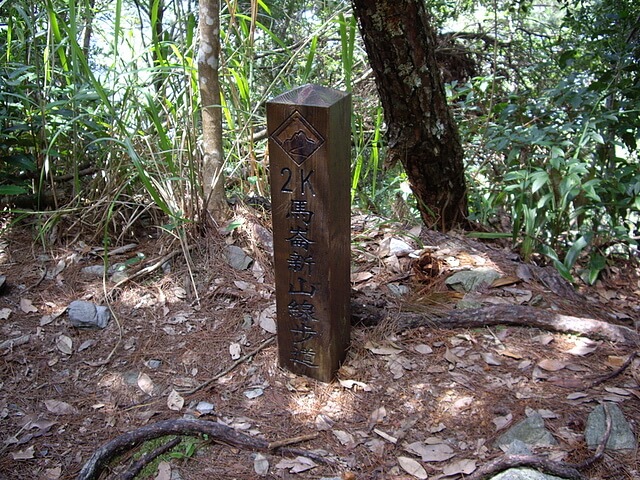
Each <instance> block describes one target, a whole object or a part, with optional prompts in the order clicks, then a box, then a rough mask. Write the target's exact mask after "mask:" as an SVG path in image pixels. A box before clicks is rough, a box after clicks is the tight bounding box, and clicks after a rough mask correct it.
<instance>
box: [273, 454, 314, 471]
mask: <svg viewBox="0 0 640 480" xmlns="http://www.w3.org/2000/svg"><path fill="white" fill-rule="evenodd" d="M317 466H318V464H317V463H315V462H314V461H313V460H311V459H310V458H307V457H301V456H300V457H296V458H294V459H293V460H291V459H288V458H284V459H282V460H280V461H279V462H278V463H277V464H276V468H278V469H285V468H288V469H289V472H291V473H300V472H306V471H307V470H311V469H312V468H315V467H317Z"/></svg>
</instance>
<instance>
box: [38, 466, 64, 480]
mask: <svg viewBox="0 0 640 480" xmlns="http://www.w3.org/2000/svg"><path fill="white" fill-rule="evenodd" d="M61 475H62V467H60V466H57V467H54V468H47V469H45V471H44V477H42V479H43V480H58V479H59V478H60V476H61Z"/></svg>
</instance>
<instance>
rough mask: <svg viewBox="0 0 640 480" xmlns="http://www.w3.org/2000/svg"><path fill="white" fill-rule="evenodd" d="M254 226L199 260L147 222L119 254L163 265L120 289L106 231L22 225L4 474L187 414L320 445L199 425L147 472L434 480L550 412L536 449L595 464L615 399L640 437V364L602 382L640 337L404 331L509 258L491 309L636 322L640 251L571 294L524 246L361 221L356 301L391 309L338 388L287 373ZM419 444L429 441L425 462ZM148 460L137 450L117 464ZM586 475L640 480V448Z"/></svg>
mask: <svg viewBox="0 0 640 480" xmlns="http://www.w3.org/2000/svg"><path fill="white" fill-rule="evenodd" d="M252 221H255V219H254V220H252ZM250 223H251V222H245V223H244V224H242V225H243V226H242V227H240V228H236V229H231V230H229V229H223V228H221V230H220V232H219V233H214V234H212V235H211V236H210V238H209V239H207V240H206V241H205V240H202V241H200V242H197V243H195V244H194V245H192V246H191V248H190V249H189V250H188V253H187V254H185V250H184V249H183V248H181V246H180V243H179V242H178V241H177V240H176V239H175V238H173V237H171V236H170V235H168V234H164V235H162V236H160V235H158V234H156V233H154V232H151V233H149V232H147V235H140V236H139V237H138V239H137V240H136V242H135V244H134V245H133V246H132V247H130V248H131V249H130V250H127V251H124V252H122V253H120V254H117V255H111V256H109V259H108V261H109V263H110V264H111V265H113V264H116V263H118V262H121V263H122V265H121V268H122V269H124V273H125V274H127V275H131V274H135V273H136V272H139V271H140V270H141V269H143V268H146V270H144V271H143V272H142V273H139V274H138V275H137V276H134V277H133V278H130V279H129V280H124V281H123V282H121V283H120V284H119V285H116V282H115V281H114V280H118V278H116V279H111V278H107V281H106V283H103V279H102V276H96V275H93V276H91V275H90V274H88V273H86V270H85V271H83V270H82V269H83V268H84V267H87V266H99V265H102V264H103V250H102V243H101V239H100V238H97V239H96V238H94V239H91V237H90V236H89V235H85V236H80V237H76V238H72V237H69V238H68V239H65V240H61V239H59V240H58V241H57V242H56V243H55V246H53V247H46V248H45V247H43V246H42V244H41V243H38V242H37V241H34V240H33V238H34V228H33V226H29V225H22V226H18V227H12V228H9V229H6V230H5V231H4V234H3V236H2V238H1V239H0V240H1V242H2V244H1V246H0V274H3V275H5V276H6V284H5V286H4V287H3V290H2V294H1V295H0V318H1V319H0V343H1V344H2V347H3V348H2V351H0V438H1V440H2V443H0V449H1V452H0V478H6V479H47V480H56V479H72V478H76V476H77V475H78V473H79V471H80V469H81V467H82V465H83V464H84V463H85V462H86V461H87V459H88V458H89V457H90V456H91V455H92V453H93V452H94V451H95V450H96V449H97V448H98V447H99V446H100V445H102V444H103V443H105V442H106V441H108V440H110V439H113V438H115V437H116V436H118V435H119V434H122V433H125V432H128V431H132V430H134V429H136V428H138V427H141V426H143V425H149V424H153V423H154V422H157V421H160V420H167V419H176V418H182V417H185V416H186V417H197V418H200V419H202V420H206V419H209V420H212V421H218V422H221V423H224V424H225V425H228V426H232V427H233V428H236V429H238V430H240V431H241V432H243V433H245V434H247V435H249V436H253V437H256V438H264V439H267V440H268V441H270V442H274V441H278V440H283V439H291V438H294V437H298V436H304V437H302V438H301V439H298V441H297V442H295V443H294V445H292V446H293V447H295V448H298V449H304V450H308V451H313V452H314V455H311V460H309V459H308V458H298V457H296V456H291V455H281V454H279V453H277V452H275V451H271V452H261V453H259V452H255V451H251V450H250V449H243V448H238V447H232V446H229V445H225V444H221V443H219V442H216V441H215V439H212V438H204V437H190V439H187V440H183V442H182V444H180V445H178V446H177V447H176V449H175V450H174V452H173V454H172V455H165V456H163V457H162V458H161V461H160V462H158V461H156V462H155V463H154V464H153V465H152V466H151V467H149V468H148V469H147V471H145V473H143V474H141V475H140V476H139V477H138V478H151V479H160V480H162V479H174V480H175V479H184V480H190V479H194V480H195V479H254V478H274V479H286V478H290V479H293V478H299V479H317V478H323V477H324V478H332V477H337V478H341V479H345V480H347V479H412V478H426V477H421V476H420V475H421V474H420V473H419V472H415V471H414V473H413V474H411V473H409V471H410V470H411V468H412V465H414V463H412V462H416V461H417V462H419V464H420V465H421V467H422V468H424V471H425V472H426V474H427V475H428V478H429V479H436V478H445V476H446V478H450V479H456V478H463V477H464V475H465V474H469V473H471V472H473V471H474V470H475V469H476V468H478V467H480V466H481V465H483V464H486V463H487V462H489V461H490V460H491V459H493V458H496V457H498V456H500V455H501V453H502V452H501V451H500V450H499V449H498V448H496V447H495V446H494V442H495V440H496V439H497V438H498V437H499V436H500V435H501V434H502V433H504V432H505V431H506V429H508V427H509V426H511V425H514V424H515V423H517V422H518V421H520V420H522V419H523V418H525V416H526V415H527V413H530V412H531V411H534V410H538V411H541V412H543V416H544V418H545V425H546V427H547V428H548V429H549V430H550V431H551V432H552V433H553V435H554V436H555V438H556V440H558V442H559V444H558V446H556V447H552V448H546V449H541V450H538V451H536V453H537V454H540V455H543V456H546V457H548V458H552V459H554V460H558V461H564V462H580V461H582V460H584V459H585V458H588V457H589V456H590V455H592V453H593V452H591V451H589V450H588V449H587V447H586V445H585V441H584V438H583V432H584V426H585V422H586V419H587V417H588V415H589V413H590V412H591V411H592V410H593V408H594V407H595V406H596V405H598V403H599V402H601V401H603V400H608V401H612V402H616V403H617V404H618V405H619V406H620V408H621V409H622V411H623V412H624V414H625V417H626V418H627V419H628V420H629V421H630V422H631V424H632V428H634V431H635V433H636V435H637V434H638V433H640V430H639V428H638V427H639V422H640V388H639V385H640V374H639V370H638V359H636V360H635V361H634V362H633V363H632V365H631V366H630V367H629V368H628V369H626V370H625V371H624V372H623V373H621V374H620V375H618V376H615V377H614V378H611V379H609V380H608V381H605V382H603V383H601V384H599V385H597V386H594V387H588V385H589V383H590V381H591V380H595V379H598V378H600V377H602V376H604V375H607V374H609V373H611V372H612V371H614V370H615V369H616V368H618V367H619V366H620V365H621V364H622V363H623V362H624V360H625V359H626V358H628V356H629V355H630V354H632V353H633V352H634V350H635V349H636V348H637V347H631V346H623V345H618V344H616V343H613V342H608V341H602V340H591V341H590V340H588V339H584V338H580V337H578V336H575V335H569V334H563V333H555V332H549V331H542V330H539V329H534V328H521V327H492V328H475V329H457V330H442V329H438V328H435V327H434V328H431V327H420V328H416V329H411V330H407V331H397V328H395V327H394V314H395V313H397V312H399V311H401V310H403V309H404V310H407V309H408V310H421V311H425V310H428V309H436V308H437V309H448V308H453V306H454V304H455V302H457V301H459V300H460V298H461V297H462V294H460V293H459V292H455V291H453V290H451V289H450V288H449V287H448V286H447V285H445V279H446V278H447V277H448V276H450V275H451V274H452V273H453V272H455V271H458V270H463V269H475V268H480V267H482V268H494V269H496V270H497V271H498V272H499V273H500V275H501V278H502V279H503V280H504V282H502V283H503V284H504V285H502V286H493V287H491V288H489V287H486V288H484V289H482V290H481V291H480V292H478V293H477V294H475V295H476V296H475V297H473V298H472V300H473V301H475V302H482V303H484V304H488V303H495V302H501V303H513V304H525V305H527V304H529V305H535V306H538V307H540V308H548V309H549V308H550V309H555V310H557V311H559V312H564V313H567V314H570V315H575V316H585V317H592V318H600V319H604V320H608V321H611V322H616V323H619V324H621V325H625V326H627V327H630V328H634V329H635V328H638V325H639V323H638V322H640V310H639V307H638V305H640V269H639V268H638V265H637V264H635V265H634V264H631V265H620V266H619V267H617V268H614V269H611V270H610V271H609V272H608V273H607V275H606V276H605V278H604V279H603V280H602V281H600V282H599V283H598V284H597V285H595V286H593V287H588V288H587V287H584V286H583V287H581V288H580V292H579V296H576V297H572V296H569V297H568V296H567V295H566V294H564V293H563V292H562V291H554V289H553V288H549V286H548V285H545V284H543V283H541V282H538V281H536V280H535V279H527V281H524V280H522V278H521V277H522V275H520V277H519V276H518V272H519V270H518V269H519V267H520V265H522V264H521V263H520V262H519V261H518V259H517V255H515V254H514V253H513V252H512V251H510V250H509V249H507V248H504V247H500V246H497V245H486V244H480V243H477V242H474V241H470V240H466V239H464V238H462V237H461V236H455V235H452V236H446V235H436V234H434V233H432V232H419V231H417V230H415V229H414V230H411V233H412V235H413V234H416V233H417V234H418V236H417V237H415V236H414V237H412V238H409V237H407V236H406V235H405V234H406V233H407V231H408V229H407V228H405V227H404V226H402V225H395V224H393V223H390V222H385V221H384V220H383V219H376V218H370V219H369V218H366V217H358V218H355V217H354V228H353V236H352V239H353V249H352V258H353V261H352V272H353V276H352V280H353V289H354V297H356V298H357V299H358V301H360V302H366V303H368V304H370V305H374V306H376V308H379V309H381V310H380V311H381V312H382V313H383V314H384V315H383V316H384V317H385V320H384V321H383V322H382V324H381V325H378V326H363V325H356V326H355V327H354V328H353V331H352V342H351V348H350V350H349V353H348V356H347V360H346V362H345V363H344V365H343V367H342V368H341V370H340V372H339V374H338V379H339V380H337V381H335V382H333V383H330V384H323V383H319V382H316V381H313V380H309V379H306V378H299V377H295V376H293V375H291V374H289V373H288V372H286V371H285V370H283V369H281V368H279V366H278V365H277V360H276V357H277V355H276V353H277V350H276V348H277V347H276V345H275V342H270V343H269V342H267V343H266V344H265V343H264V342H265V341H266V340H268V339H269V338H272V337H273V334H272V333H269V332H268V331H267V330H265V328H263V327H265V326H267V325H268V320H269V318H270V315H271V317H272V316H273V305H274V302H275V299H274V289H273V278H272V274H271V263H270V255H269V253H268V248H266V247H264V246H263V245H264V244H263V243H261V241H260V240H259V239H258V238H257V237H259V235H255V232H256V230H255V229H253V230H252V229H251V228H247V225H250ZM263 224H265V225H266V224H267V222H266V221H263ZM252 231H253V234H252V233H251V232H252ZM403 235H405V236H403ZM389 238H404V239H405V240H406V241H407V242H409V243H412V244H413V245H414V246H415V248H416V249H418V248H422V247H425V246H430V247H434V248H433V249H432V254H431V255H432V261H433V262H434V265H436V267H434V268H432V269H431V270H429V269H427V268H426V267H425V266H424V265H423V266H422V267H421V268H422V271H421V274H418V273H417V270H416V269H415V267H414V265H415V262H416V260H415V259H412V258H410V257H408V256H402V257H398V256H394V255H389V254H385V253H382V249H381V245H383V244H384V242H385V239H389ZM127 243H130V242H124V241H123V242H122V244H127ZM230 244H235V245H237V246H240V247H242V248H243V249H244V250H245V251H246V252H247V254H248V255H250V256H251V258H252V259H253V263H252V264H251V265H250V266H249V268H248V269H246V270H241V271H239V270H235V269H233V268H231V267H230V266H229V265H227V263H225V261H224V255H223V249H224V247H225V246H227V245H230ZM117 246H120V245H117ZM115 247H116V246H114V248H115ZM436 247H437V248H436ZM385 255H386V256H385ZM187 257H188V259H187ZM432 267H433V265H432ZM520 273H521V270H520ZM119 278H120V279H122V278H124V277H119ZM194 286H195V287H194ZM399 293H401V295H398V294H399ZM74 300H88V301H92V302H95V303H96V304H99V305H105V306H108V307H109V308H110V309H111V310H112V312H113V314H114V316H113V318H112V319H111V321H110V323H109V325H108V326H107V327H106V328H104V329H101V330H99V329H77V328H74V327H72V326H71V325H70V323H69V319H68V315H67V313H65V309H66V307H67V306H68V305H69V303H70V302H72V301H74ZM394 312H395V313H394ZM16 339H21V340H16ZM6 340H13V342H12V343H7V342H5V341H6ZM2 342H5V343H2ZM260 347H262V348H260ZM252 352H254V353H253V354H252V355H248V354H251V353H252ZM585 385H586V386H587V388H585ZM201 402H205V403H201ZM419 447H423V448H426V447H431V448H430V450H429V452H430V453H429V454H425V455H426V456H425V457H421V456H420V455H419V454H416V451H417V449H418V448H419ZM150 449H151V448H150V447H148V448H147V450H150ZM430 455H431V456H430ZM407 459H410V460H407ZM323 460H324V461H323ZM130 461H131V454H130V453H125V454H123V455H122V456H121V457H119V458H118V459H117V461H115V462H113V463H112V464H111V465H110V467H109V471H110V474H112V475H115V474H116V473H117V472H120V471H122V469H123V468H128V467H127V466H128V464H129V462H130ZM583 473H584V474H585V476H588V477H589V478H593V479H611V478H615V479H632V478H635V479H638V478H640V476H639V475H640V462H639V459H638V452H636V451H633V452H610V451H607V453H606V454H605V456H604V457H603V458H602V459H601V460H600V461H598V462H597V463H596V464H595V465H593V466H592V467H590V468H589V469H587V470H585V471H583Z"/></svg>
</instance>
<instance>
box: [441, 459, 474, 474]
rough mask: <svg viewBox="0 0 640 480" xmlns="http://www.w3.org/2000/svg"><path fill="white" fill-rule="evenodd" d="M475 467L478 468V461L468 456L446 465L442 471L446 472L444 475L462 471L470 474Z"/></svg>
mask: <svg viewBox="0 0 640 480" xmlns="http://www.w3.org/2000/svg"><path fill="white" fill-rule="evenodd" d="M475 469H476V461H475V460H473V459H468V458H467V459H462V460H458V461H457V462H453V463H450V464H449V465H447V466H446V467H444V470H443V471H442V473H444V475H445V476H447V477H448V476H451V475H456V474H459V473H462V474H464V475H469V474H470V473H472V472H473V471H474V470H475Z"/></svg>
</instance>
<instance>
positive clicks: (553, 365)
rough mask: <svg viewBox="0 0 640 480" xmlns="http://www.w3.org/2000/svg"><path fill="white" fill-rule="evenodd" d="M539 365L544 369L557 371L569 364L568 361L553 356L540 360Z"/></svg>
mask: <svg viewBox="0 0 640 480" xmlns="http://www.w3.org/2000/svg"><path fill="white" fill-rule="evenodd" d="M538 366H539V367H540V368H541V369H543V370H546V371H547V372H557V371H559V370H562V369H563V368H565V367H566V366H567V364H566V363H564V362H561V361H560V360H554V359H552V358H547V359H545V360H540V361H539V362H538Z"/></svg>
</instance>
